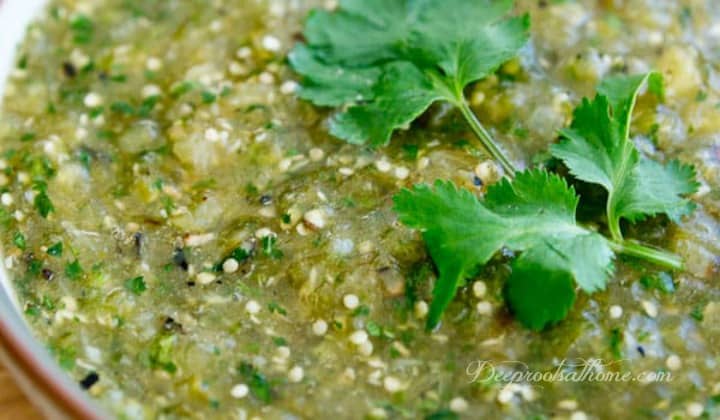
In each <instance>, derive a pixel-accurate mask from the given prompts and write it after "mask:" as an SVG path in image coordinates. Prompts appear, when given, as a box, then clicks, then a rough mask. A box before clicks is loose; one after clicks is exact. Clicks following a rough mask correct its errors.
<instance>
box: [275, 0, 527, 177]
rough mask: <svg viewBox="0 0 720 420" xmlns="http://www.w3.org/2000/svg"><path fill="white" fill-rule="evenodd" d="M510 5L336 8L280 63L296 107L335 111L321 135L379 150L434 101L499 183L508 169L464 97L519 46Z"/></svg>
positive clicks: (354, 1) (507, 0) (453, 2)
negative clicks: (468, 132)
mask: <svg viewBox="0 0 720 420" xmlns="http://www.w3.org/2000/svg"><path fill="white" fill-rule="evenodd" d="M513 3H514V2H513V1H512V0H477V1H466V0H425V1H420V0H341V1H340V6H339V8H338V10H336V11H332V12H330V11H325V10H314V11H313V12H312V13H311V14H310V16H309V18H308V20H307V22H306V27H305V32H304V37H305V40H306V43H304V44H303V43H301V44H298V45H297V46H296V47H295V49H294V50H293V51H292V52H291V53H290V56H289V61H290V64H291V65H292V67H293V68H294V69H295V71H296V72H298V73H299V74H301V75H302V76H303V78H304V80H303V86H302V88H301V90H300V92H299V95H300V97H302V98H303V99H306V100H308V101H311V102H313V103H314V104H316V105H319V106H326V107H337V108H339V109H340V110H339V112H338V113H336V114H335V115H334V117H333V118H332V120H331V121H330V132H331V133H332V134H333V135H334V136H336V137H339V138H341V139H343V140H345V141H347V142H349V143H354V144H370V145H371V146H382V145H385V144H387V143H388V142H389V141H390V138H391V136H392V133H393V132H394V131H395V130H397V129H399V128H404V127H407V126H408V125H409V124H410V123H412V122H413V121H414V120H415V119H416V118H417V117H419V116H420V115H421V114H422V113H423V112H425V111H426V110H427V109H428V108H429V107H430V105H432V104H433V103H435V102H437V101H445V102H448V103H450V104H453V105H454V106H455V107H457V108H458V109H459V110H460V111H461V112H462V114H463V116H464V118H465V119H466V120H467V122H468V124H469V125H470V127H471V128H472V130H473V131H474V132H475V134H476V135H477V136H478V138H479V139H480V141H481V143H482V146H483V147H484V148H485V150H486V151H487V152H488V153H489V154H490V155H491V156H492V157H493V158H495V159H497V160H498V161H499V162H500V163H501V165H502V166H503V168H504V169H505V171H506V173H508V175H510V176H512V174H514V172H515V168H514V166H513V164H512V163H511V162H510V160H509V159H508V158H507V157H506V156H505V155H504V153H503V152H502V151H501V150H500V148H499V147H498V146H497V145H496V144H495V142H494V141H493V139H492V137H491V135H490V133H489V132H488V131H487V130H486V129H485V128H484V127H483V125H482V124H481V123H480V121H479V120H478V118H477V116H476V115H475V114H474V113H473V111H472V110H471V109H470V106H469V105H468V103H467V100H466V99H465V95H464V89H465V88H466V87H467V86H468V85H469V84H470V83H473V82H476V81H478V80H481V79H484V78H486V77H487V76H489V75H491V74H492V73H493V72H495V71H496V70H497V69H498V68H499V67H500V66H501V65H502V64H503V63H505V62H507V61H508V60H510V59H511V58H513V57H514V56H515V55H516V54H517V51H518V50H519V49H520V48H521V47H522V46H523V45H525V43H526V42H527V40H528V37H529V34H528V29H529V18H528V16H523V17H508V15H509V13H510V11H511V10H512V7H513Z"/></svg>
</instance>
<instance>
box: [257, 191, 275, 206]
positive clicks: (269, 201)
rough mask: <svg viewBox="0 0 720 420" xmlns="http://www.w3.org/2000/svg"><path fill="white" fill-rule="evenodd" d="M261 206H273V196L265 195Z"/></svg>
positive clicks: (261, 200) (261, 198) (261, 199)
mask: <svg viewBox="0 0 720 420" xmlns="http://www.w3.org/2000/svg"><path fill="white" fill-rule="evenodd" d="M260 204H262V205H263V206H269V205H270V204H272V196H271V195H270V194H263V195H262V196H260Z"/></svg>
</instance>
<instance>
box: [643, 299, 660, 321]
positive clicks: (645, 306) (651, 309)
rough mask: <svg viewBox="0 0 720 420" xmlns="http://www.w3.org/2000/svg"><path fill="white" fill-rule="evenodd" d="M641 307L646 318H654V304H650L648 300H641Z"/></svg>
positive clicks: (656, 310) (655, 313)
mask: <svg viewBox="0 0 720 420" xmlns="http://www.w3.org/2000/svg"><path fill="white" fill-rule="evenodd" d="M642 307H643V310H644V311H645V313H646V314H647V316H649V317H650V318H655V317H656V316H657V315H658V308H657V306H655V304H654V303H652V302H650V301H649V300H643V301H642Z"/></svg>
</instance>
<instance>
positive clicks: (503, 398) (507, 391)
mask: <svg viewBox="0 0 720 420" xmlns="http://www.w3.org/2000/svg"><path fill="white" fill-rule="evenodd" d="M513 397H515V393H514V392H513V390H512V388H510V387H508V386H505V387H504V388H503V389H501V390H500V392H499V393H498V396H497V400H498V402H499V403H500V404H503V405H504V404H509V403H510V401H512V399H513Z"/></svg>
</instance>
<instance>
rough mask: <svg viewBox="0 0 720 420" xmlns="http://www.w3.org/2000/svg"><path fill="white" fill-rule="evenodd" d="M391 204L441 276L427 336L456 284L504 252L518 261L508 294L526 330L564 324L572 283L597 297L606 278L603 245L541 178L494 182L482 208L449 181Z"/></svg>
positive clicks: (547, 178) (525, 175)
mask: <svg viewBox="0 0 720 420" xmlns="http://www.w3.org/2000/svg"><path fill="white" fill-rule="evenodd" d="M394 201H395V211H396V212H397V214H398V217H399V219H400V221H402V222H403V223H404V224H406V225H407V226H410V227H413V228H417V229H420V230H422V231H423V238H424V239H425V243H426V244H427V247H428V251H429V253H430V256H431V257H432V259H433V261H435V264H436V266H437V268H438V271H439V274H440V276H439V278H438V281H437V284H436V286H435V288H434V290H433V300H432V303H431V306H430V312H429V314H428V321H427V322H428V327H430V328H432V327H434V326H435V325H437V323H438V322H439V320H440V317H441V315H442V313H443V312H444V311H445V308H446V307H447V306H448V305H449V304H450V302H451V301H452V299H453V297H454V296H455V293H456V291H457V288H458V287H459V286H460V285H461V284H462V282H463V281H464V280H465V279H466V278H468V277H471V276H473V275H474V273H475V271H476V270H477V268H478V267H479V266H481V265H484V264H485V263H487V262H488V261H489V260H490V258H491V257H492V256H493V255H495V254H496V253H497V252H498V251H500V250H501V249H502V248H508V249H510V250H512V251H516V252H521V253H522V254H521V255H520V256H519V257H518V258H516V259H515V261H514V262H513V274H512V275H511V276H510V278H509V279H508V284H507V287H508V289H507V292H508V298H509V301H510V304H511V306H512V307H514V308H515V309H516V313H517V315H518V317H519V318H520V320H521V321H523V323H525V324H526V325H528V326H529V327H531V328H536V329H540V328H542V327H544V326H545V325H546V324H547V323H550V322H556V321H559V320H561V319H563V318H564V317H565V315H566V314H567V311H568V310H569V308H570V306H571V305H572V303H573V301H574V299H575V292H574V290H575V285H574V284H573V280H574V281H575V282H577V284H578V285H579V286H580V287H581V288H582V289H583V290H585V291H587V292H589V293H591V292H594V291H597V290H601V289H603V288H604V287H605V283H606V280H607V278H608V275H609V273H610V272H612V258H613V252H612V250H611V248H610V245H609V244H608V241H607V240H606V239H605V238H604V237H603V236H602V235H599V234H597V233H595V232H592V231H590V230H588V229H586V228H583V227H582V226H580V225H578V223H577V221H576V219H575V210H576V208H577V205H578V196H577V195H576V194H575V191H574V190H573V189H572V188H570V187H568V185H567V183H566V182H565V180H563V179H562V178H560V177H559V176H558V175H554V174H550V173H548V172H547V171H545V170H530V171H526V172H520V173H518V174H517V176H516V177H515V179H514V180H513V181H512V182H510V181H509V180H508V179H504V180H502V181H500V182H499V183H498V184H495V185H493V186H491V187H490V188H489V189H488V191H487V194H486V196H485V200H483V201H482V202H481V201H479V200H478V199H477V197H476V196H475V195H473V193H471V192H470V191H469V190H465V189H458V188H457V187H455V185H454V184H452V183H451V182H449V181H437V182H436V183H435V186H434V188H431V187H429V186H427V185H416V186H415V187H414V188H413V189H412V190H407V189H406V190H402V191H401V192H400V193H398V194H397V195H396V196H395V198H394Z"/></svg>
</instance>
